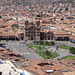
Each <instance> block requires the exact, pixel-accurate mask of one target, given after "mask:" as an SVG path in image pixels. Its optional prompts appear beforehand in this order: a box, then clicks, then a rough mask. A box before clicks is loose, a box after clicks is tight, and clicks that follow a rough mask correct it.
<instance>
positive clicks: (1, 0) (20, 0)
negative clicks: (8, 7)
mask: <svg viewBox="0 0 75 75" xmlns="http://www.w3.org/2000/svg"><path fill="white" fill-rule="evenodd" d="M65 1H66V2H75V0H0V4H17V5H19V4H30V3H46V2H50V3H56V2H58V3H59V2H65Z"/></svg>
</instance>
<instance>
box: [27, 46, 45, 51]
mask: <svg viewBox="0 0 75 75" xmlns="http://www.w3.org/2000/svg"><path fill="white" fill-rule="evenodd" d="M27 46H28V47H30V48H36V49H37V50H43V49H44V47H42V46H35V45H27Z"/></svg>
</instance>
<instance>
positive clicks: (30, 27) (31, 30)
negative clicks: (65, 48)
mask: <svg viewBox="0 0 75 75" xmlns="http://www.w3.org/2000/svg"><path fill="white" fill-rule="evenodd" d="M25 40H40V21H39V20H36V21H35V23H33V22H30V23H29V21H28V20H26V21H25Z"/></svg>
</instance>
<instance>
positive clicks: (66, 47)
mask: <svg viewBox="0 0 75 75" xmlns="http://www.w3.org/2000/svg"><path fill="white" fill-rule="evenodd" d="M58 47H59V48H62V49H70V48H71V47H70V46H67V45H63V44H62V45H58Z"/></svg>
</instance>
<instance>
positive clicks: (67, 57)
mask: <svg viewBox="0 0 75 75" xmlns="http://www.w3.org/2000/svg"><path fill="white" fill-rule="evenodd" d="M72 58H75V56H66V57H63V58H61V59H60V60H62V59H72Z"/></svg>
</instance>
